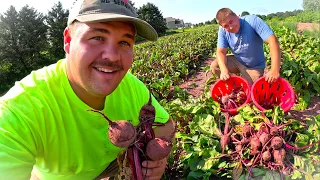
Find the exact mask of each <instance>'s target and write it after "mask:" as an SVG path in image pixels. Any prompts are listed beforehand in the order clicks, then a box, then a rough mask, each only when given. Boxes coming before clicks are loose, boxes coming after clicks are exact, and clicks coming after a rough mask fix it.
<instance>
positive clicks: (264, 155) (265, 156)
mask: <svg viewBox="0 0 320 180" xmlns="http://www.w3.org/2000/svg"><path fill="white" fill-rule="evenodd" d="M262 159H263V161H264V162H268V161H270V160H271V153H270V152H269V151H265V152H263V153H262Z"/></svg>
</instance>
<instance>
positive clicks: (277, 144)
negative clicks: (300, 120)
mask: <svg viewBox="0 0 320 180" xmlns="http://www.w3.org/2000/svg"><path fill="white" fill-rule="evenodd" d="M282 145H283V139H282V138H281V137H280V136H276V137H273V138H272V139H271V147H272V148H273V149H279V148H281V147H282Z"/></svg>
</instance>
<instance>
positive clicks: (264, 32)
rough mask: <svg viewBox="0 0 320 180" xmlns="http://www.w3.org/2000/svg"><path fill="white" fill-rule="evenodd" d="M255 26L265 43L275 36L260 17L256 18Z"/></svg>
mask: <svg viewBox="0 0 320 180" xmlns="http://www.w3.org/2000/svg"><path fill="white" fill-rule="evenodd" d="M253 24H254V25H253V28H254V29H255V31H256V32H257V34H258V35H259V36H260V37H261V38H262V40H263V41H265V40H267V39H268V38H269V37H270V36H271V35H273V34H274V33H273V31H272V30H271V28H270V27H269V26H268V25H267V24H266V23H265V22H264V21H263V20H262V19H260V18H259V17H258V16H254V23H253Z"/></svg>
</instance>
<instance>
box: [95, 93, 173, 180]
mask: <svg viewBox="0 0 320 180" xmlns="http://www.w3.org/2000/svg"><path fill="white" fill-rule="evenodd" d="M151 101H152V98H151V94H150V97H149V102H148V103H147V104H145V105H144V106H143V107H142V108H141V110H140V114H139V120H140V123H139V125H138V126H137V127H135V126H133V125H132V124H131V123H130V122H129V121H127V120H118V121H111V120H110V119H109V118H107V116H106V115H104V114H103V113H102V112H100V111H97V110H90V111H94V112H97V113H100V114H101V115H102V116H103V117H104V118H105V119H106V120H107V121H108V123H109V131H108V135H109V139H110V141H111V143H112V144H114V145H115V146H117V147H120V148H125V151H124V152H123V153H122V154H121V155H120V156H118V164H119V166H120V172H119V173H120V175H118V176H119V177H118V178H119V179H133V180H143V179H144V178H143V175H142V168H141V163H142V162H143V161H144V160H153V161H156V160H161V159H164V158H166V157H167V156H168V155H169V153H170V151H171V149H172V142H171V139H166V138H164V137H155V134H154V131H153V126H163V125H164V124H163V123H156V122H154V120H155V108H154V107H153V106H152V104H151ZM173 136H174V133H173V134H172V135H171V137H172V138H173ZM119 159H120V162H119ZM128 164H129V169H130V171H129V172H128V171H127V169H128V167H126V166H127V165H128ZM121 171H126V172H121ZM123 173H124V174H123Z"/></svg>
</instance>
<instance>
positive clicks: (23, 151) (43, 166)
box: [0, 60, 169, 180]
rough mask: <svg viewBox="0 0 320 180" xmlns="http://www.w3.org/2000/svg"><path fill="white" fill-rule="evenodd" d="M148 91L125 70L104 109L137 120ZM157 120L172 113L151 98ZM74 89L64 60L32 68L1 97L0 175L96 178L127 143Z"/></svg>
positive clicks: (113, 116) (115, 116)
mask: <svg viewBox="0 0 320 180" xmlns="http://www.w3.org/2000/svg"><path fill="white" fill-rule="evenodd" d="M148 100H149V91H148V89H147V88H146V87H145V85H144V84H143V83H142V82H141V81H139V80H138V79H137V78H136V77H135V76H133V75H132V74H130V73H127V74H126V76H125V77H124V79H123V80H122V81H121V83H120V84H119V86H118V87H117V88H116V90H115V91H114V92H112V94H110V95H109V96H107V98H106V102H105V108H104V110H103V112H104V114H106V115H107V117H108V118H109V119H110V120H130V121H131V123H133V124H134V125H137V124H138V123H139V120H138V116H139V112H140V109H141V107H142V106H143V105H144V104H146V103H147V102H148ZM152 104H153V106H155V108H156V121H157V122H166V121H167V120H168V118H169V115H168V113H167V112H166V111H165V110H164V109H163V108H162V107H161V106H160V104H159V103H158V102H157V101H156V100H155V99H154V97H153V99H152ZM88 109H92V108H90V107H89V106H88V105H86V104H85V103H84V102H82V101H81V100H80V99H79V98H78V97H77V96H76V94H75V93H74V92H73V90H72V88H71V86H70V84H69V81H68V79H67V75H66V66H65V60H60V61H59V62H58V63H56V64H54V65H51V66H48V67H45V68H42V69H40V70H37V71H33V72H32V73H31V74H30V75H29V76H27V77H26V78H24V79H23V80H21V81H19V82H17V83H16V84H15V86H14V87H13V88H11V89H10V91H9V92H8V93H7V94H6V95H4V96H3V97H1V101H0V179H15V180H19V179H23V180H26V179H29V178H30V173H31V171H32V169H33V167H34V171H35V172H36V174H37V176H38V177H39V178H40V179H55V180H58V179H77V180H79V179H94V178H95V177H97V176H98V175H99V174H100V173H101V172H102V171H103V170H104V169H105V168H106V167H107V166H108V165H109V163H110V162H111V161H113V160H114V159H115V158H116V156H117V154H118V153H119V152H120V151H122V150H123V149H121V148H118V147H115V146H114V145H112V144H111V142H110V140H109V138H108V122H107V121H106V120H105V119H104V118H103V117H102V116H101V115H100V114H98V113H94V112H89V111H87V110H88Z"/></svg>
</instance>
